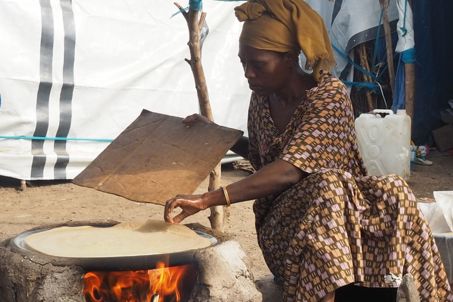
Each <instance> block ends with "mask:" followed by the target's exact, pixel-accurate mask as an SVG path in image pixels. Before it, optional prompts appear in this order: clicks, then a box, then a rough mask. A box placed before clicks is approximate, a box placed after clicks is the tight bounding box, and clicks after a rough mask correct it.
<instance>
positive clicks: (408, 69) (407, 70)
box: [404, 1, 416, 120]
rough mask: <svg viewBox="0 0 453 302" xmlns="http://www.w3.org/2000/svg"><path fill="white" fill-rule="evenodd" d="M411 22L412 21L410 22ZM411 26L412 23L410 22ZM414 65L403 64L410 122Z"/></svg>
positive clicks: (412, 106) (412, 112)
mask: <svg viewBox="0 0 453 302" xmlns="http://www.w3.org/2000/svg"><path fill="white" fill-rule="evenodd" d="M409 6H410V7H411V8H413V7H414V6H413V4H412V1H409ZM411 21H412V20H411ZM411 23H412V24H413V21H412V22H411ZM415 84H416V83H415V64H414V63H405V64H404V90H405V95H406V99H405V103H406V113H407V115H409V117H410V118H411V120H413V118H414V106H415V105H414V104H415Z"/></svg>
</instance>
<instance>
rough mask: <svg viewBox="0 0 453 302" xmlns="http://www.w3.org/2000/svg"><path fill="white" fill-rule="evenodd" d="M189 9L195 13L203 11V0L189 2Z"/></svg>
mask: <svg viewBox="0 0 453 302" xmlns="http://www.w3.org/2000/svg"><path fill="white" fill-rule="evenodd" d="M189 7H190V9H191V10H194V11H197V12H199V11H201V10H202V9H203V1H201V0H189Z"/></svg>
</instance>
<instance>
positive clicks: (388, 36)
mask: <svg viewBox="0 0 453 302" xmlns="http://www.w3.org/2000/svg"><path fill="white" fill-rule="evenodd" d="M379 3H380V4H381V8H382V10H383V17H384V18H383V25H384V33H385V48H386V51H387V65H388V71H389V82H390V88H391V90H392V91H391V92H392V97H393V94H394V93H395V67H394V66H393V45H392V32H391V29H390V22H389V15H388V7H389V0H379Z"/></svg>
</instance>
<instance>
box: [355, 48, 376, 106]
mask: <svg viewBox="0 0 453 302" xmlns="http://www.w3.org/2000/svg"><path fill="white" fill-rule="evenodd" d="M357 52H358V54H359V59H360V65H362V67H363V68H364V69H365V70H366V71H368V72H370V64H369V63H368V55H367V51H366V47H365V43H362V44H360V45H359V46H358V48H357ZM363 79H364V81H365V82H368V83H372V82H373V81H372V79H371V77H370V76H369V75H367V74H365V73H364V74H363ZM365 94H366V98H367V103H368V111H372V110H373V109H375V108H374V107H375V105H374V99H373V95H372V94H371V91H370V90H369V89H367V90H366V92H365Z"/></svg>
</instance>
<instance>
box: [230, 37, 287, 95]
mask: <svg viewBox="0 0 453 302" xmlns="http://www.w3.org/2000/svg"><path fill="white" fill-rule="evenodd" d="M239 58H240V60H241V63H242V67H243V68H244V74H245V77H246V78H247V80H248V82H249V87H250V89H251V90H253V91H254V92H255V93H257V94H259V95H270V94H272V93H274V92H278V91H280V90H282V89H284V88H285V85H287V84H288V79H289V76H290V74H291V71H292V66H291V65H292V64H294V62H292V60H291V59H290V56H289V55H288V54H287V53H278V52H275V51H269V50H260V49H256V48H253V47H250V46H246V45H240V46H239Z"/></svg>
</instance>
